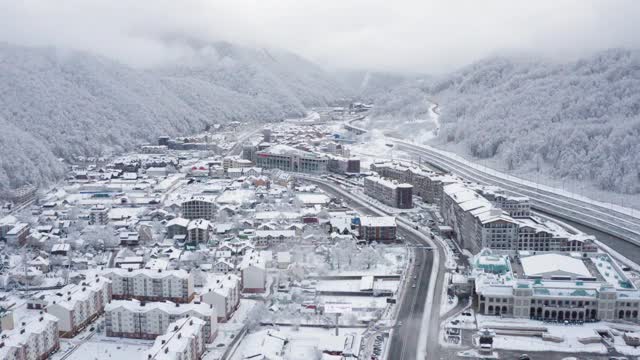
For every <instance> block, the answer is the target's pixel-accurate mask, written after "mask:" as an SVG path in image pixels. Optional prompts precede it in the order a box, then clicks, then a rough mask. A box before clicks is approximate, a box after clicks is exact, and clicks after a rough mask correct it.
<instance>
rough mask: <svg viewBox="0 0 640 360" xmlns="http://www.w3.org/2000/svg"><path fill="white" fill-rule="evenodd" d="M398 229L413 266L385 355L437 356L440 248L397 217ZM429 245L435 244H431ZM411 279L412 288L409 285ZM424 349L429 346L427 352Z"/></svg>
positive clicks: (365, 207) (404, 358)
mask: <svg viewBox="0 0 640 360" xmlns="http://www.w3.org/2000/svg"><path fill="white" fill-rule="evenodd" d="M301 178H302V179H304V180H307V181H309V182H312V183H314V184H316V185H318V186H319V187H320V188H322V189H323V190H324V191H325V192H327V193H329V194H332V195H334V196H337V197H341V198H344V199H345V200H346V201H347V203H349V205H350V207H352V208H353V209H355V210H357V211H359V212H361V213H363V214H370V215H388V214H387V213H385V212H384V211H382V210H380V209H378V208H375V207H374V206H373V205H371V204H369V203H366V202H364V201H363V200H361V199H359V198H358V197H357V196H355V195H354V194H352V193H350V192H348V191H345V190H343V189H342V188H340V187H339V186H338V185H335V184H333V183H331V182H328V181H325V180H320V179H317V178H313V177H308V176H301ZM398 233H399V234H400V235H401V236H403V237H404V238H405V241H406V242H407V244H409V245H410V246H412V247H413V248H414V253H415V266H414V267H413V271H412V273H411V274H407V275H408V276H410V278H409V280H408V282H407V284H406V285H407V288H406V289H405V293H404V296H403V297H402V299H401V303H400V309H399V311H398V315H397V325H399V326H397V327H396V330H394V331H393V332H392V335H391V339H390V342H389V346H390V350H389V358H390V359H394V360H395V359H400V360H408V359H411V360H413V359H418V360H422V359H425V358H439V356H438V355H437V351H436V350H435V349H438V348H439V345H438V336H439V332H440V317H439V314H440V299H441V296H440V293H439V291H442V289H443V287H444V284H443V282H444V272H445V268H444V262H441V261H439V259H443V258H444V257H445V254H444V250H443V248H442V245H441V244H440V243H437V242H431V241H430V240H429V235H430V234H428V233H424V232H420V231H416V230H415V229H414V228H413V225H412V224H410V223H408V222H407V221H405V220H403V219H401V218H398ZM433 245H435V248H434V247H432V246H433ZM434 249H435V251H433V250H434ZM434 271H435V272H434ZM414 283H415V284H416V287H415V288H414V287H413V286H412V285H413V284H414ZM427 349H429V352H428V354H427ZM427 355H428V356H427Z"/></svg>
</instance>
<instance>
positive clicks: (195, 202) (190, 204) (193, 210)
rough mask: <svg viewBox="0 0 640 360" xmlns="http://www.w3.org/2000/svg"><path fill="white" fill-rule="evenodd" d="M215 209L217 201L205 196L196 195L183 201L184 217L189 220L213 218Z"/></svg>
mask: <svg viewBox="0 0 640 360" xmlns="http://www.w3.org/2000/svg"><path fill="white" fill-rule="evenodd" d="M215 211H216V206H215V202H214V201H213V199H209V198H208V197H205V196H194V197H192V198H191V199H189V200H187V201H185V202H183V203H182V217H183V218H185V219H189V220H195V219H206V220H212V219H213V217H214V216H215V213H216V212H215Z"/></svg>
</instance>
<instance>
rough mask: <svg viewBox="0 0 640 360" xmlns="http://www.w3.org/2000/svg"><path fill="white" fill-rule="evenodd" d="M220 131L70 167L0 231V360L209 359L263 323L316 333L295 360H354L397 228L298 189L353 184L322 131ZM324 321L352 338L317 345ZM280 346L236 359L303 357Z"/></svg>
mask: <svg viewBox="0 0 640 360" xmlns="http://www.w3.org/2000/svg"><path fill="white" fill-rule="evenodd" d="M323 116H326V114H323ZM232 125H233V126H229V127H227V128H218V129H212V130H211V131H209V132H207V133H206V134H203V135H199V136H195V137H193V138H189V139H170V138H168V137H161V138H159V139H158V144H153V145H144V146H141V147H140V149H139V150H138V151H136V152H134V153H129V154H126V155H123V156H119V157H115V158H113V159H97V158H92V159H81V160H82V161H80V162H79V163H78V164H73V165H72V166H71V171H70V174H69V177H68V178H67V180H66V181H65V182H64V183H61V184H59V186H57V187H56V188H55V189H52V190H51V191H49V192H47V193H46V194H44V195H42V196H40V197H38V198H37V199H36V198H35V194H32V196H33V198H32V199H29V198H27V199H24V200H23V202H22V203H23V205H22V206H21V207H20V208H19V209H14V210H15V211H13V212H12V213H11V214H10V215H6V216H4V217H2V219H1V220H0V237H1V238H2V240H3V242H2V244H3V249H2V277H1V282H0V285H1V286H0V287H1V289H2V292H1V293H0V296H1V297H0V301H1V302H0V306H1V307H0V312H1V314H0V317H1V320H2V335H1V336H2V339H1V340H0V354H1V356H0V358H3V359H32V358H47V357H49V356H53V357H54V358H58V357H59V358H63V357H64V358H70V359H75V358H82V356H86V354H87V352H89V351H92V349H94V348H95V347H96V346H102V347H103V348H104V349H105V352H109V353H111V352H112V351H113V354H118V351H124V354H127V353H126V351H127V347H128V348H129V349H128V350H129V351H135V352H137V353H139V354H140V353H144V354H143V355H140V356H142V357H143V358H145V359H178V358H179V359H199V358H201V357H203V356H209V357H210V358H218V357H221V356H223V355H224V354H228V353H229V352H230V351H231V350H234V351H235V350H236V349H235V348H233V347H234V346H237V345H238V344H237V343H238V342H240V341H242V339H241V337H242V335H243V334H244V333H245V332H246V331H247V330H248V329H252V330H256V329H259V328H260V326H261V323H265V322H278V323H284V324H285V325H290V326H291V327H295V328H296V329H298V328H299V327H300V325H301V324H302V325H314V326H317V327H318V328H317V330H316V332H319V333H320V335H318V334H315V335H313V337H314V338H317V337H319V338H320V339H321V340H323V341H320V342H317V341H316V342H315V343H314V344H313V346H309V347H308V349H306V350H305V351H306V352H312V353H313V356H315V355H316V353H317V354H318V356H322V354H325V355H327V356H332V357H331V358H333V357H335V358H341V357H342V356H353V357H357V355H358V352H359V351H360V345H361V334H362V331H363V328H362V324H366V323H368V322H369V321H371V320H372V319H375V318H380V316H382V314H383V313H384V312H385V310H388V307H389V306H390V304H388V303H387V298H390V297H393V296H394V294H395V292H396V291H397V290H398V285H399V279H400V276H401V274H402V272H403V270H404V266H405V265H406V264H405V262H406V256H407V255H406V249H405V248H403V247H402V246H398V245H397V244H396V242H395V241H396V235H395V234H396V233H395V229H396V223H395V220H394V218H393V217H372V216H363V215H362V214H359V213H357V212H355V211H352V210H351V209H349V208H347V207H346V206H345V205H344V204H343V203H342V200H341V199H336V198H332V197H331V196H329V195H327V194H325V193H323V192H322V191H320V190H319V189H318V188H316V187H315V186H313V185H308V184H305V183H303V182H301V181H299V180H298V179H296V177H295V176H294V175H295V172H303V173H314V174H321V173H325V172H327V171H330V170H331V171H334V172H340V173H347V172H349V173H350V172H353V173H354V174H358V173H359V170H360V169H359V161H358V160H357V159H355V158H353V157H351V156H349V154H348V148H347V145H346V143H345V142H343V139H341V138H340V137H339V136H338V135H335V136H334V134H333V133H332V132H331V128H330V127H328V126H326V125H322V124H318V125H314V124H312V123H305V124H303V125H295V124H293V123H290V122H285V123H282V124H273V126H271V128H270V129H269V130H265V131H263V132H255V131H253V132H251V133H248V136H245V137H244V138H240V137H238V135H237V133H239V132H240V131H238V130H237V129H236V128H235V127H236V126H237V125H238V124H232ZM272 142H273V143H272ZM275 142H277V143H275ZM251 150H253V152H252V151H251ZM236 152H237V154H236ZM243 154H244V155H246V156H245V157H244V158H243V157H242V156H241V155H243ZM318 159H321V160H320V161H318ZM272 161H273V163H271V162H272ZM283 161H288V162H289V163H290V164H291V168H286V167H284V166H282V164H283ZM345 274H350V275H351V276H349V277H346V278H344V279H342V278H340V275H345ZM378 276H381V277H378ZM332 305H333V306H334V307H335V306H338V307H339V306H343V307H344V306H348V307H349V314H348V315H347V314H345V315H344V316H341V317H340V318H339V320H338V321H339V323H340V326H348V325H354V328H353V331H348V330H347V331H345V330H342V332H343V333H342V334H340V335H335V334H333V330H331V329H329V330H327V327H332V326H334V325H335V324H334V322H335V317H334V315H333V313H331V311H329V310H328V308H330V307H331V306H332ZM325 308H326V309H325ZM34 324H37V326H34ZM239 325H240V326H239ZM304 331H305V329H301V330H298V334H299V335H300V334H304ZM324 332H326V334H324ZM256 336H260V340H259V341H258V340H255V339H254V338H255V337H256ZM119 338H124V339H128V340H127V341H128V342H127V341H124V342H123V343H119V342H118V341H113V340H114V339H119ZM234 338H235V339H237V340H236V341H233V339H234ZM288 338H295V335H291V334H289V335H287V334H286V333H285V332H284V331H280V332H279V331H275V330H269V331H264V332H260V331H257V332H256V333H255V334H251V335H250V336H249V337H248V338H247V339H246V340H245V341H254V340H255V341H258V342H259V343H261V344H262V345H261V346H258V347H251V346H249V347H247V346H242V348H241V349H240V350H238V351H237V352H238V355H237V356H239V358H244V357H245V356H251V355H259V354H265V356H267V357H268V358H270V359H272V358H276V357H274V356H282V357H284V356H285V355H286V354H285V352H295V351H300V349H297V348H293V349H291V348H288V349H285V348H284V344H285V343H290V342H291V341H290V340H288ZM134 339H135V340H134ZM277 343H280V346H276V345H277ZM292 343H295V342H292ZM96 344H97V345H96ZM127 344H128V345H127ZM274 344H275V345H274ZM141 350H143V351H141ZM288 358H295V356H294V357H291V355H289V357H288Z"/></svg>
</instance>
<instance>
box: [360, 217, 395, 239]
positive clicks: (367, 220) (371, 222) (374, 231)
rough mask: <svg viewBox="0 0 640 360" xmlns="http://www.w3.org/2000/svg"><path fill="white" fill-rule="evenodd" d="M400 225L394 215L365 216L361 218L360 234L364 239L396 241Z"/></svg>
mask: <svg viewBox="0 0 640 360" xmlns="http://www.w3.org/2000/svg"><path fill="white" fill-rule="evenodd" d="M397 228H398V225H397V224H396V218H395V217H393V216H363V217H361V218H360V219H359V225H358V229H359V231H358V234H359V236H358V237H359V238H360V239H361V240H364V241H368V242H371V241H378V242H392V241H396V233H397Z"/></svg>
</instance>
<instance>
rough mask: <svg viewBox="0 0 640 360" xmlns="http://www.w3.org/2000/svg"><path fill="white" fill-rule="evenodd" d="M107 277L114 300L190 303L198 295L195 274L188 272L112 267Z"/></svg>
mask: <svg viewBox="0 0 640 360" xmlns="http://www.w3.org/2000/svg"><path fill="white" fill-rule="evenodd" d="M104 276H105V277H107V278H109V279H111V282H112V294H113V298H114V299H137V300H141V301H165V300H166V301H172V302H176V303H188V302H190V301H191V300H192V299H193V297H194V295H195V293H194V291H193V274H192V273H189V272H187V271H185V270H160V269H158V270H150V269H139V270H133V269H121V268H113V269H109V270H108V271H106V272H105V273H104Z"/></svg>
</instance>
